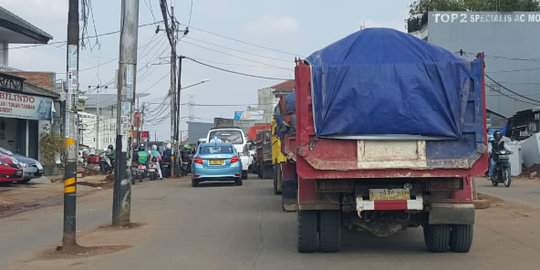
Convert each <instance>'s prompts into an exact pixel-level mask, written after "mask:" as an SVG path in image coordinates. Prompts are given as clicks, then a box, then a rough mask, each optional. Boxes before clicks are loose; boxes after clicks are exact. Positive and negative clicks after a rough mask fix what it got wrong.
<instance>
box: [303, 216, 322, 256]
mask: <svg viewBox="0 0 540 270" xmlns="http://www.w3.org/2000/svg"><path fill="white" fill-rule="evenodd" d="M317 221H318V212H317V211H298V252H301V253H309V252H315V251H317V250H319V235H318V233H317V227H318V226H317V223H318V222H317Z"/></svg>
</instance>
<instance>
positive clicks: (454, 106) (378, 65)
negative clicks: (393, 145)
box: [306, 28, 480, 138]
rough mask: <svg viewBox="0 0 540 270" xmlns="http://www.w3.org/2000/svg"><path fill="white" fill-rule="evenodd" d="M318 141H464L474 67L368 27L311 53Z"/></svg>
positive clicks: (448, 54)
mask: <svg viewBox="0 0 540 270" xmlns="http://www.w3.org/2000/svg"><path fill="white" fill-rule="evenodd" d="M306 61H307V62H308V63H309V64H310V66H311V76H312V78H311V79H312V87H313V89H312V94H313V103H314V118H315V119H314V120H315V129H316V134H317V136H328V137H333V136H334V137H338V136H349V137H350V136H362V135H377V134H379V135H380V134H394V135H396V134H400V135H401V134H403V135H419V136H431V137H446V138H460V136H461V129H462V124H463V115H464V111H465V107H466V102H467V97H468V96H469V91H470V88H471V85H472V80H474V79H480V78H472V77H473V74H472V72H471V69H470V62H468V61H467V60H465V59H462V58H459V57H457V56H455V55H454V54H453V53H452V52H450V51H447V50H445V49H443V48H440V47H438V46H435V45H432V44H429V43H427V42H425V41H423V40H420V39H418V38H416V37H413V36H412V35H409V34H406V33H402V32H399V31H397V30H393V29H385V28H368V29H365V30H362V31H359V32H356V33H354V34H351V35H349V36H347V37H345V38H343V39H341V40H339V41H337V42H335V43H333V44H330V45H328V46H327V47H325V48H323V49H321V50H319V51H317V52H315V53H313V54H312V55H310V56H309V57H308V58H307V59H306Z"/></svg>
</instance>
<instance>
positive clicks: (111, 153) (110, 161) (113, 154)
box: [105, 144, 116, 168]
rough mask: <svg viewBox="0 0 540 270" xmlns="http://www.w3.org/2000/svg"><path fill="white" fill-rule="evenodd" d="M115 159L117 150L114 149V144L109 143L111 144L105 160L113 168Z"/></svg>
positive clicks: (106, 151)
mask: <svg viewBox="0 0 540 270" xmlns="http://www.w3.org/2000/svg"><path fill="white" fill-rule="evenodd" d="M115 159H116V151H114V147H113V145H112V144H109V146H108V147H107V149H106V150H105V161H106V162H107V164H108V165H109V167H111V168H112V167H113V163H114V160H115Z"/></svg>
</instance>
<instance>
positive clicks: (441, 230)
mask: <svg viewBox="0 0 540 270" xmlns="http://www.w3.org/2000/svg"><path fill="white" fill-rule="evenodd" d="M424 241H425V242H426V247H427V249H428V250H429V251H431V252H445V251H448V250H449V249H450V225H424Z"/></svg>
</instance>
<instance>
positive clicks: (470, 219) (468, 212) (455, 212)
mask: <svg viewBox="0 0 540 270" xmlns="http://www.w3.org/2000/svg"><path fill="white" fill-rule="evenodd" d="M474 216H475V214H474V204H452V203H433V204H431V206H430V207H429V219H428V224H432V225H433V224H474Z"/></svg>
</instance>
